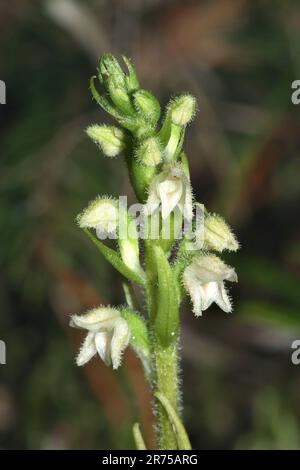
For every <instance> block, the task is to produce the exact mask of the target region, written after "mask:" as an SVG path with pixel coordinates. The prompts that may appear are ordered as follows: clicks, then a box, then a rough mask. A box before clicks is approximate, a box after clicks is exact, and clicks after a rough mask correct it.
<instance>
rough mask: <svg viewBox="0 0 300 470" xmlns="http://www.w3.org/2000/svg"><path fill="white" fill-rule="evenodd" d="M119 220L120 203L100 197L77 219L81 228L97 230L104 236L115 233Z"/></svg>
mask: <svg viewBox="0 0 300 470" xmlns="http://www.w3.org/2000/svg"><path fill="white" fill-rule="evenodd" d="M118 220H119V212H118V201H117V200H114V199H108V198H100V197H98V198H97V199H95V200H94V201H92V202H91V203H90V204H89V205H88V207H87V208H86V209H85V210H84V211H83V212H82V214H80V215H79V216H78V218H77V222H78V224H79V226H80V227H81V228H95V229H97V230H98V231H99V232H101V233H103V234H109V233H114V232H116V230H117V225H118Z"/></svg>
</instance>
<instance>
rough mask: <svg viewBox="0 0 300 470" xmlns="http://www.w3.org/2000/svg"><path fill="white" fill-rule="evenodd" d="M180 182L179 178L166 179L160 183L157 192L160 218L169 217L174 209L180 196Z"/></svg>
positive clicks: (181, 189)
mask: <svg viewBox="0 0 300 470" xmlns="http://www.w3.org/2000/svg"><path fill="white" fill-rule="evenodd" d="M182 191H183V188H182V182H181V181H180V180H171V179H170V180H167V181H164V182H163V183H160V185H159V188H158V192H159V195H160V200H161V214H162V218H163V219H166V218H167V217H169V215H170V214H171V212H172V211H173V210H174V209H175V207H176V206H177V204H178V203H179V201H180V199H181V196H182Z"/></svg>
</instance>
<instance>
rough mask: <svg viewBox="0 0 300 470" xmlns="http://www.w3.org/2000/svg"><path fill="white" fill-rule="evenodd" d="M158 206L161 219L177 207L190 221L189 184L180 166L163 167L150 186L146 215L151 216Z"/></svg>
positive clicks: (191, 206) (190, 195) (191, 215)
mask: <svg viewBox="0 0 300 470" xmlns="http://www.w3.org/2000/svg"><path fill="white" fill-rule="evenodd" d="M160 205H161V213H162V218H163V219H166V218H167V217H169V215H170V214H171V212H172V211H173V210H174V209H175V208H176V207H178V208H179V209H180V211H181V212H182V213H183V214H184V217H185V218H186V219H187V220H188V221H190V220H192V217H193V197H192V190H191V184H190V181H189V179H188V178H187V176H186V175H185V173H184V171H183V168H182V166H181V165H180V164H177V165H170V164H167V165H165V166H164V167H163V169H162V171H161V173H159V174H158V175H157V176H155V177H154V179H153V181H152V182H151V184H150V187H149V197H148V201H147V203H146V211H147V213H148V214H152V213H153V212H154V211H155V210H156V209H157V208H158V207H159V206H160Z"/></svg>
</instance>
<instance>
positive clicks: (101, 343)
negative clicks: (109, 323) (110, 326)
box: [95, 331, 112, 366]
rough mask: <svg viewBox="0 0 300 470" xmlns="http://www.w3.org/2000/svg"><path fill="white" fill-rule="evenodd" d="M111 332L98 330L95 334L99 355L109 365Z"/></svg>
mask: <svg viewBox="0 0 300 470" xmlns="http://www.w3.org/2000/svg"><path fill="white" fill-rule="evenodd" d="M111 337H112V335H111V333H108V332H107V331H100V332H99V333H96V334H95V345H96V349H97V352H98V354H99V356H100V357H101V359H102V361H103V362H104V363H105V364H106V365H107V366H110V364H111V358H110V348H111Z"/></svg>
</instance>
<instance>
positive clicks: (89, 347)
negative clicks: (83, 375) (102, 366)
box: [76, 332, 97, 366]
mask: <svg viewBox="0 0 300 470" xmlns="http://www.w3.org/2000/svg"><path fill="white" fill-rule="evenodd" d="M94 337H95V335H94V333H92V332H89V333H88V334H87V335H86V337H85V340H84V341H83V343H82V345H81V348H80V351H79V354H78V356H77V357H76V364H77V365H78V366H83V365H84V364H86V363H87V362H89V360H90V359H92V357H93V356H95V354H96V353H97V350H96V346H95V342H94Z"/></svg>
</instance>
